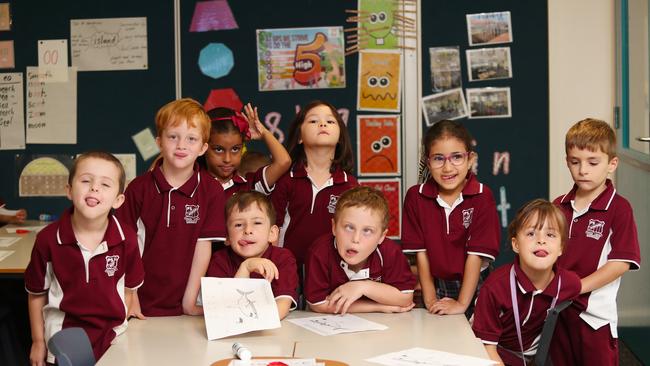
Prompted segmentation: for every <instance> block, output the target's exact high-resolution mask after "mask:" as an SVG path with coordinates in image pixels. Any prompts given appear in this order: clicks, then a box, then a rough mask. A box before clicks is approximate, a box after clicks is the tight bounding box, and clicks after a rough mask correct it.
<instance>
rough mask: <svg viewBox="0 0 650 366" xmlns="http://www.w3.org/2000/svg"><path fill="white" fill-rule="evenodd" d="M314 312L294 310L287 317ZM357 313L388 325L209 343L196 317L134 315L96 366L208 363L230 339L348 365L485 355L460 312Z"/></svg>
mask: <svg viewBox="0 0 650 366" xmlns="http://www.w3.org/2000/svg"><path fill="white" fill-rule="evenodd" d="M314 315H316V314H314V313H310V312H305V311H295V312H292V313H291V314H290V315H289V317H290V318H301V317H308V316H314ZM357 315H359V316H361V317H364V318H366V319H368V320H371V321H375V322H377V323H381V324H385V325H387V326H388V327H389V329H387V330H383V331H372V332H361V333H349V334H339V335H335V336H329V337H323V336H320V335H318V334H316V333H312V332H310V331H308V330H306V329H303V328H301V327H299V326H297V325H295V324H293V323H290V322H288V321H286V320H284V321H282V328H279V329H274V330H264V331H256V332H251V333H247V334H243V335H239V336H233V337H228V338H224V339H219V340H215V341H208V340H207V337H206V331H205V323H204V321H203V317H200V316H198V317H191V316H177V317H158V318H153V317H151V318H148V319H147V320H144V321H142V320H136V319H134V320H131V321H130V322H129V328H128V330H127V331H126V333H124V334H123V335H121V336H120V337H118V338H117V339H116V341H115V344H113V345H112V346H111V348H109V350H108V351H107V352H106V354H104V356H103V357H102V358H101V359H100V360H99V362H98V363H97V365H98V366H107V365H115V366H117V365H138V366H140V365H152V366H154V365H155V366H163V365H183V366H190V365H191V366H194V365H211V364H212V363H214V362H216V361H218V360H220V359H224V358H229V357H232V353H231V346H232V344H233V343H234V342H241V343H243V344H244V345H245V346H246V347H247V348H248V349H250V350H251V351H252V353H253V355H254V356H269V357H273V356H283V357H301V358H312V357H313V358H323V359H332V360H338V361H342V362H346V363H347V364H348V365H351V366H352V365H353V366H357V365H371V364H370V363H368V362H365V361H363V360H364V359H366V358H369V357H372V356H377V355H380V354H384V353H388V352H394V351H399V350H403V349H407V348H411V347H424V348H432V349H437V350H440V351H447V352H455V353H459V354H465V355H470V356H476V357H482V358H487V354H486V353H485V349H484V347H483V345H482V344H481V343H480V341H479V340H478V339H477V338H475V337H474V333H473V332H472V330H471V328H470V326H469V324H468V323H467V320H466V319H465V317H464V316H463V315H452V316H438V315H431V314H428V313H427V312H426V311H425V310H424V309H414V310H412V311H410V312H408V313H404V314H357Z"/></svg>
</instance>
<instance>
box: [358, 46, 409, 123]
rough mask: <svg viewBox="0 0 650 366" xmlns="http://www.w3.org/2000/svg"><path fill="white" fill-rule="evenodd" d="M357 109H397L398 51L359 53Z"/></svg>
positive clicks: (399, 56)
mask: <svg viewBox="0 0 650 366" xmlns="http://www.w3.org/2000/svg"><path fill="white" fill-rule="evenodd" d="M359 55H360V57H359V98H358V107H359V108H358V109H362V110H363V109H366V110H386V111H397V110H398V109H399V90H400V88H399V84H400V59H401V55H400V53H398V52H386V51H384V52H377V51H375V52H371V51H363V52H360V53H359Z"/></svg>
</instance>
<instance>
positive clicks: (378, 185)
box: [359, 178, 402, 239]
mask: <svg viewBox="0 0 650 366" xmlns="http://www.w3.org/2000/svg"><path fill="white" fill-rule="evenodd" d="M359 184H360V185H362V186H368V187H372V188H374V189H376V190H378V191H380V192H381V193H383V194H384V197H386V201H388V210H389V213H390V219H389V220H388V233H387V234H386V236H387V237H389V238H391V239H399V238H400V237H401V236H402V198H401V197H402V182H401V180H400V179H399V178H388V179H359Z"/></svg>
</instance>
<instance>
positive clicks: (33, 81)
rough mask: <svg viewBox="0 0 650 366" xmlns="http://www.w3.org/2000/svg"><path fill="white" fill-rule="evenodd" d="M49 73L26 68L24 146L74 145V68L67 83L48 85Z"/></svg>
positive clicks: (50, 75)
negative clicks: (25, 132)
mask: <svg viewBox="0 0 650 366" xmlns="http://www.w3.org/2000/svg"><path fill="white" fill-rule="evenodd" d="M53 77H54V75H53V74H52V72H51V70H48V69H39V68H38V67H29V66H28V67H27V143H28V144H76V143H77V68H76V67H71V68H69V69H68V81H67V82H63V83H59V82H51V79H50V78H53Z"/></svg>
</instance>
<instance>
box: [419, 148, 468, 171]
mask: <svg viewBox="0 0 650 366" xmlns="http://www.w3.org/2000/svg"><path fill="white" fill-rule="evenodd" d="M469 154H470V152H469V151H466V152H462V153H461V152H455V153H452V154H449V155H447V156H445V155H442V154H435V155H431V156H429V165H431V168H433V169H438V168H442V167H443V166H444V165H445V162H446V161H447V160H449V162H450V163H451V165H453V166H459V165H462V164H463V163H464V162H465V161H467V157H468V156H469Z"/></svg>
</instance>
